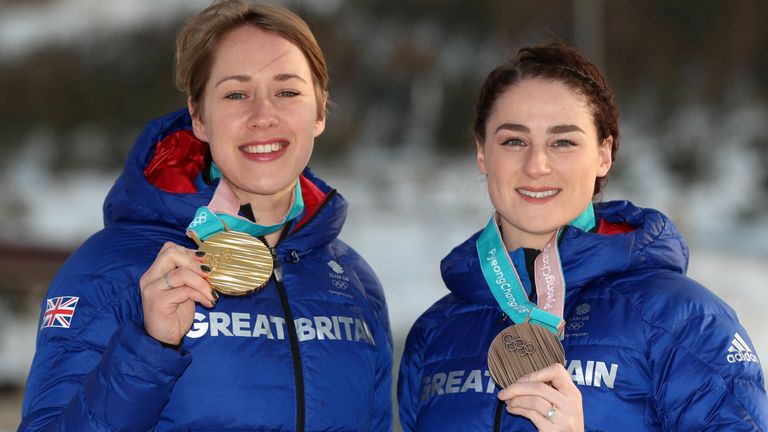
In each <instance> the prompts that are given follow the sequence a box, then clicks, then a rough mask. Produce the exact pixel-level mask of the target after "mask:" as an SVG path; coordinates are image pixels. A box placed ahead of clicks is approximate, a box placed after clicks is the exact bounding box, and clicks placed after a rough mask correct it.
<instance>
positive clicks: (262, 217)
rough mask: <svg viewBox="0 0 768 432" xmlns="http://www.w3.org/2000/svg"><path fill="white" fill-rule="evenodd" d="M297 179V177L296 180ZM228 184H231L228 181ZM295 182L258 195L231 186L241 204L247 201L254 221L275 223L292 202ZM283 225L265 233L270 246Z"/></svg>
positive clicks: (285, 213)
mask: <svg viewBox="0 0 768 432" xmlns="http://www.w3.org/2000/svg"><path fill="white" fill-rule="evenodd" d="M296 181H298V179H297V180H296ZM230 186H232V184H231V183H230ZM295 187H296V183H291V185H290V186H288V187H287V188H285V189H283V190H281V191H279V192H277V193H275V194H272V195H260V194H254V193H249V192H246V191H242V190H239V189H237V188H235V187H232V190H233V191H234V192H235V195H237V197H238V199H239V200H240V203H241V204H244V203H248V204H250V205H251V211H253V217H254V221H255V222H256V223H257V224H259V225H275V224H278V223H280V222H282V221H283V219H285V217H286V215H287V214H288V211H290V208H291V205H292V204H293V195H294V193H293V191H294V188H295ZM283 229H284V227H282V228H280V229H279V230H277V231H275V232H273V233H271V234H267V235H266V236H265V237H266V239H267V242H268V243H269V244H270V246H275V245H276V244H277V241H278V240H279V239H280V235H281V234H282V232H283Z"/></svg>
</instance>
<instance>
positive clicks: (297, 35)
mask: <svg viewBox="0 0 768 432" xmlns="http://www.w3.org/2000/svg"><path fill="white" fill-rule="evenodd" d="M243 25H252V26H254V27H258V28H260V29H262V30H265V31H268V32H272V33H275V34H277V35H278V36H280V37H282V38H284V39H285V40H287V41H289V42H291V43H292V44H294V45H296V47H298V48H299V50H301V52H302V53H303V54H304V57H306V59H307V62H308V63H309V68H310V70H311V71H312V81H313V84H314V87H315V94H316V99H317V116H318V118H323V117H325V110H324V106H325V101H326V98H327V96H328V67H327V65H326V63H325V57H324V56H323V52H322V50H320V46H319V45H318V44H317V41H316V40H315V37H314V35H313V34H312V31H311V30H310V29H309V26H308V25H307V23H306V22H304V20H302V19H301V18H300V17H299V16H298V15H296V14H294V13H293V12H291V11H289V10H287V9H284V8H282V7H279V6H274V5H267V4H254V3H250V2H248V1H246V0H217V1H215V2H214V3H213V4H212V5H211V6H209V7H208V8H206V9H204V10H203V11H201V12H200V13H198V14H197V15H194V16H192V17H191V18H189V19H188V20H187V22H186V23H185V24H184V26H183V27H182V28H181V29H180V30H179V34H178V36H177V38H176V87H178V89H179V90H181V91H183V92H185V93H186V94H187V96H188V97H189V98H190V99H191V100H192V105H193V106H194V107H195V110H197V111H198V114H201V113H202V108H203V107H202V106H201V103H202V98H203V91H204V90H205V86H206V84H207V83H208V79H209V78H210V74H211V67H212V65H213V57H214V54H215V50H216V45H217V43H218V42H219V40H220V39H221V38H222V37H223V36H224V35H225V34H226V33H227V32H229V31H230V30H233V29H235V28H237V27H240V26H243Z"/></svg>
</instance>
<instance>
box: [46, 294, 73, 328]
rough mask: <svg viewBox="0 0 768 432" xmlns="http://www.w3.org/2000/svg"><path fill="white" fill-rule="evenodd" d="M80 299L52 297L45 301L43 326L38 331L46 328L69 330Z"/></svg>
mask: <svg viewBox="0 0 768 432" xmlns="http://www.w3.org/2000/svg"><path fill="white" fill-rule="evenodd" d="M78 300H80V297H72V296H65V297H54V298H50V299H46V300H45V313H44V314H43V325H41V326H40V329H41V330H42V329H44V328H46V327H61V328H69V326H70V325H71V324H72V316H73V315H75V307H76V306H77V301H78Z"/></svg>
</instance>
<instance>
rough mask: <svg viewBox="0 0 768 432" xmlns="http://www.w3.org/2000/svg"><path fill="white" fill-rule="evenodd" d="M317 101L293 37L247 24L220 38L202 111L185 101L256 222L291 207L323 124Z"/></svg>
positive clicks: (225, 176) (198, 129) (199, 132)
mask: <svg viewBox="0 0 768 432" xmlns="http://www.w3.org/2000/svg"><path fill="white" fill-rule="evenodd" d="M318 103H322V104H324V103H325V102H324V98H316V90H315V86H314V83H313V77H312V72H311V71H310V67H309V63H308V62H307V59H306V58H305V57H304V54H303V53H302V52H301V50H299V48H298V47H296V46H295V45H293V44H292V43H291V42H289V41H287V40H286V39H284V38H282V37H281V36H279V35H277V34H275V33H271V32H267V31H264V30H262V29H260V28H257V27H255V26H251V25H243V26H240V27H237V28H235V29H233V30H231V31H229V32H228V33H226V34H225V35H224V37H223V38H222V39H221V40H220V41H219V43H218V45H217V49H216V51H215V54H214V57H213V64H212V67H211V72H210V77H209V79H208V81H207V84H206V86H205V90H204V93H203V97H202V103H201V110H200V111H201V112H202V113H200V111H199V112H195V110H194V106H193V105H192V103H191V102H190V112H193V113H195V115H193V122H192V124H193V130H194V132H195V136H197V138H198V139H200V140H202V141H205V142H207V143H208V144H209V145H210V148H211V155H212V157H213V160H214V162H216V165H217V166H218V167H219V169H220V170H221V172H222V177H223V179H224V181H226V182H228V183H229V185H230V186H232V189H233V190H234V191H235V193H236V194H237V196H238V198H240V201H241V203H250V204H251V206H252V207H253V211H254V213H255V214H256V215H257V216H258V217H259V218H260V219H261V220H260V223H264V224H271V223H276V222H277V221H279V220H280V219H281V218H282V217H283V216H285V213H286V212H287V210H288V207H289V206H290V202H291V198H292V196H293V195H292V192H293V187H294V186H295V184H296V181H297V178H298V176H299V174H301V171H302V170H303V169H304V167H306V165H307V163H308V162H309V158H310V156H311V155H312V149H313V147H314V139H315V137H317V136H318V135H320V134H321V133H322V132H323V130H324V128H325V118H324V116H323V114H322V113H323V112H324V107H318ZM270 210H271V211H270ZM271 213H274V215H273V214H271ZM270 219H275V220H274V221H272V220H270Z"/></svg>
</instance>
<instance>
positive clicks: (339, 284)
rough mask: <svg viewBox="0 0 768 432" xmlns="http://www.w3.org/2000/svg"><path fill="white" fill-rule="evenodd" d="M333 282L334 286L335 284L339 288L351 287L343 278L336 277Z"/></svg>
mask: <svg viewBox="0 0 768 432" xmlns="http://www.w3.org/2000/svg"><path fill="white" fill-rule="evenodd" d="M331 283H333V286H335V287H336V288H337V289H340V290H345V289H347V288H348V287H349V284H348V283H346V282H345V281H341V280H336V279H334V280H332V281H331Z"/></svg>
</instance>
